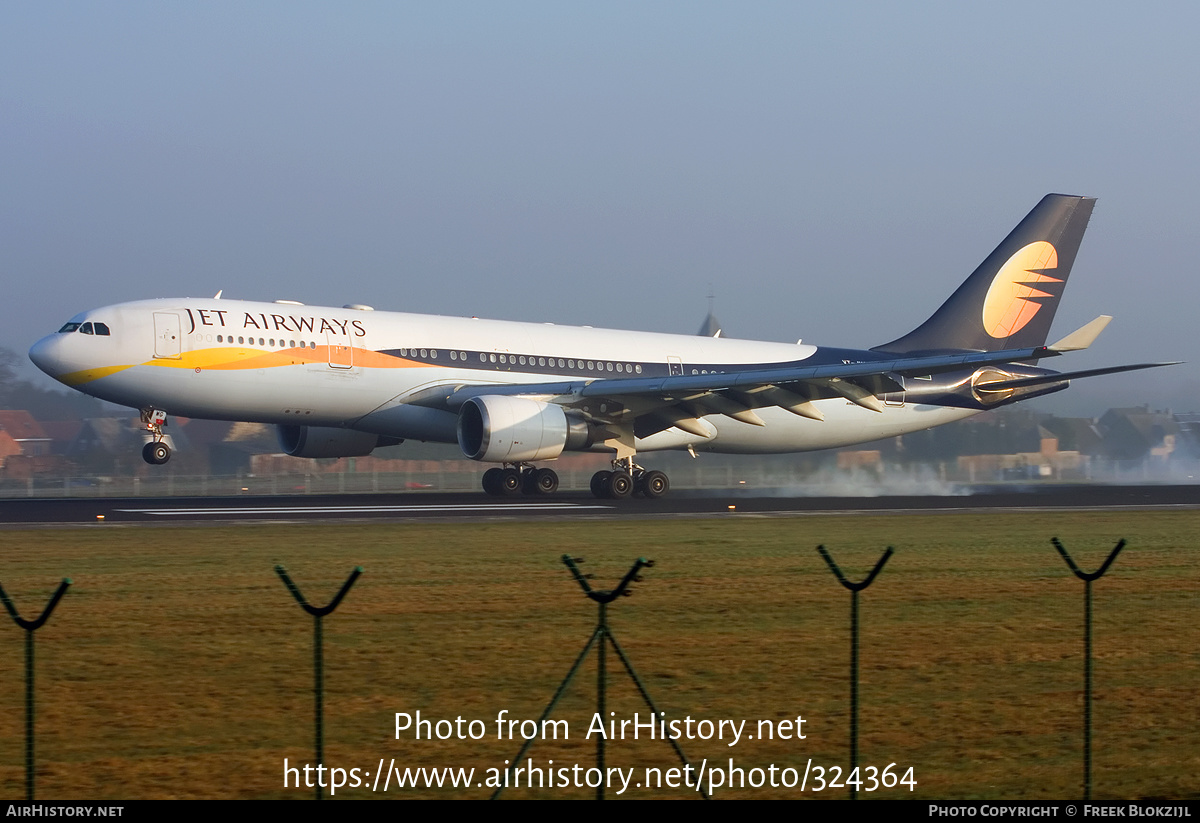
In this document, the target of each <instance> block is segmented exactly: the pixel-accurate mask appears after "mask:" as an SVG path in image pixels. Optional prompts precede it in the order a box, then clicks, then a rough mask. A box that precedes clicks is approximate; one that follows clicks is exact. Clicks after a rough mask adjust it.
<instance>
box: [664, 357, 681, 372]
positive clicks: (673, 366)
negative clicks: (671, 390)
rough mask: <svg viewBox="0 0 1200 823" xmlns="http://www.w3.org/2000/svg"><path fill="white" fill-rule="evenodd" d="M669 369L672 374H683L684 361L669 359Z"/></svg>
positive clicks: (676, 358) (674, 358)
mask: <svg viewBox="0 0 1200 823" xmlns="http://www.w3.org/2000/svg"><path fill="white" fill-rule="evenodd" d="M667 367H668V368H669V369H670V371H671V374H683V361H682V360H680V359H679V358H678V357H668V358H667Z"/></svg>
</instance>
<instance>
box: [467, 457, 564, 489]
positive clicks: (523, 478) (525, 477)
mask: <svg viewBox="0 0 1200 823" xmlns="http://www.w3.org/2000/svg"><path fill="white" fill-rule="evenodd" d="M483 490H484V491H485V492H487V493H488V494H490V495H492V496H493V497H508V496H510V495H514V494H554V493H555V492H556V491H558V473H557V472H555V471H554V469H537V468H534V467H533V466H530V465H527V464H525V463H516V464H514V465H512V466H506V467H505V468H503V469H501V468H494V469H488V470H487V471H485V472H484V473H483Z"/></svg>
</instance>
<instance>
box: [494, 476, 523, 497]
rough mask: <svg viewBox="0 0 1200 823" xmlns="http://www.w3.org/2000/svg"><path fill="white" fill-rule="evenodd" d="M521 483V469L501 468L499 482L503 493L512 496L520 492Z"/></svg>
mask: <svg viewBox="0 0 1200 823" xmlns="http://www.w3.org/2000/svg"><path fill="white" fill-rule="evenodd" d="M521 485H522V483H521V473H520V472H519V471H517V470H516V469H502V470H501V473H500V482H499V484H498V488H499V489H500V494H501V495H503V496H505V497H511V496H512V495H514V494H519V493H520V491H521Z"/></svg>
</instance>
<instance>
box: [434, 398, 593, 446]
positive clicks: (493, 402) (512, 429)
mask: <svg viewBox="0 0 1200 823" xmlns="http://www.w3.org/2000/svg"><path fill="white" fill-rule="evenodd" d="M593 439H594V438H593V432H592V430H591V427H590V426H589V425H588V423H587V421H586V420H582V419H580V418H576V417H572V416H569V415H568V414H567V413H566V411H565V410H564V409H563V408H562V406H556V405H555V404H553V403H544V402H542V401H541V400H531V399H529V398H526V397H506V396H503V395H493V394H485V395H481V396H479V397H472V398H471V399H470V400H468V401H467V402H466V403H464V404H463V406H462V409H461V410H460V411H459V413H458V445H459V447H460V448H461V449H462V450H463V454H465V455H466V456H467V457H469V458H471V459H472V460H485V461H488V462H492V463H518V462H526V461H530V460H548V459H550V458H553V457H558V456H559V455H560V454H562V453H563V451H564V450H570V451H581V450H584V449H587V448H589V447H590V446H591V445H592V442H593Z"/></svg>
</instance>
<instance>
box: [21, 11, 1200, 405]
mask: <svg viewBox="0 0 1200 823" xmlns="http://www.w3.org/2000/svg"><path fill="white" fill-rule="evenodd" d="M1198 30H1200V5H1197V4H1192V3H1183V2H1180V3H1149V4H1139V5H1137V7H1136V8H1134V7H1133V6H1131V5H1127V4H1116V3H1108V2H1091V3H1054V4H1043V3H1003V4H968V3H956V2H948V3H906V4H898V3H854V2H849V3H840V4H807V3H796V2H789V3H770V2H756V3H732V2H730V3H716V2H686V3H683V2H651V3H646V2H636V3H635V2H607V3H596V4H576V3H556V2H544V3H542V2H510V3H483V2H478V3H466V2H437V3H423V2H406V3H390V2H380V3H362V2H357V3H356V2H348V3H339V4H331V3H305V2H286V3H282V2H255V3H240V2H205V3H162V2H147V3H134V2H103V3H88V2H66V3H64V2H23V0H13V2H6V3H4V4H0V111H2V116H0V271H2V272H3V283H4V286H5V293H6V298H7V299H5V300H4V301H3V302H2V303H0V346H4V347H7V348H10V349H14V350H16V351H18V352H24V351H26V350H27V349H28V348H29V346H30V345H31V344H32V343H33V342H34V341H35V340H36V339H38V338H39V337H41V336H42V335H44V334H47V333H49V332H52V331H54V330H55V329H57V328H58V327H59V326H60V325H62V323H63V322H64V321H66V320H67V319H68V318H69V317H70V316H71V315H73V314H75V313H76V312H78V311H81V310H84V309H89V308H95V307H98V306H103V305H108V304H112V303H118V302H123V301H127V300H135V299H143V298H149V297H184V296H190V297H207V296H212V295H213V294H215V293H216V292H217V291H218V290H223V291H224V297H225V298H226V299H230V298H233V299H248V300H275V299H292V300H300V301H302V302H305V303H309V304H314V305H334V306H340V305H343V304H346V303H366V304H369V305H372V306H374V307H376V308H377V309H393V310H398V311H412V312H422V313H432V314H447V315H478V316H481V317H496V318H503V319H514V320H533V321H552V322H557V323H569V324H587V325H594V326H604V327H612V328H627V329H639V330H654V331H668V332H680V333H694V332H695V331H696V330H697V329H698V328H699V326H700V324H701V321H702V320H703V318H704V316H705V314H706V313H707V311H708V307H709V299H708V295H709V294H710V293H711V294H712V295H714V300H713V302H714V304H715V311H716V314H717V316H718V317H719V318H720V319H721V321H722V324H723V326H724V328H725V330H726V334H727V335H729V336H735V337H744V338H755V339H766V340H786V341H794V340H796V339H797V338H803V339H804V340H805V341H806V342H812V343H818V344H828V345H839V346H850V347H861V348H866V347H869V346H872V345H877V344H880V343H883V342H886V341H888V340H891V339H893V338H896V337H898V336H900V335H901V334H903V333H905V332H907V331H908V330H910V329H911V328H913V327H915V326H916V325H918V324H919V323H920V322H921V321H922V320H924V319H925V318H926V317H927V316H928V315H929V314H930V313H932V311H933V310H934V309H935V308H937V306H938V305H939V304H940V303H941V302H942V300H944V299H945V298H946V297H947V296H949V294H950V293H951V292H952V291H953V289H954V288H955V287H956V286H957V285H958V284H959V283H960V282H961V281H962V280H963V279H964V278H965V277H966V276H967V275H968V274H969V273H970V272H971V271H972V270H973V269H974V268H975V266H976V265H977V264H978V263H979V262H980V261H982V260H983V258H984V257H985V256H986V255H987V254H988V253H989V252H990V251H991V250H992V249H993V248H994V247H995V246H996V244H997V243H998V242H999V241H1000V240H1001V239H1003V237H1004V236H1005V235H1006V234H1007V233H1008V231H1009V230H1010V229H1011V228H1012V227H1013V226H1015V225H1016V223H1017V222H1018V221H1019V220H1020V219H1021V218H1022V217H1023V216H1024V215H1025V214H1026V213H1027V212H1028V211H1029V209H1030V208H1032V207H1033V205H1034V204H1035V203H1036V202H1037V201H1038V200H1039V199H1040V198H1041V197H1042V196H1043V195H1044V194H1046V193H1048V192H1063V193H1067V194H1082V195H1089V196H1095V197H1098V198H1099V202H1098V205H1097V207H1096V210H1095V212H1094V214H1093V217H1092V221H1091V224H1090V227H1089V230H1088V233H1087V236H1086V237H1085V239H1084V244H1083V248H1082V250H1081V252H1080V255H1079V258H1078V260H1077V261H1076V264H1075V269H1074V271H1073V274H1072V278H1071V285H1070V287H1069V288H1068V289H1067V291H1066V296H1065V299H1064V301H1063V303H1062V307H1061V309H1060V310H1059V313H1058V316H1057V320H1056V322H1055V326H1054V329H1053V331H1052V337H1057V336H1059V335H1065V334H1067V333H1068V332H1070V331H1072V330H1073V329H1075V328H1076V327H1078V326H1080V325H1082V324H1083V323H1085V322H1087V321H1088V320H1090V319H1091V318H1093V317H1095V316H1096V315H1099V314H1112V315H1115V317H1116V320H1115V321H1114V322H1113V324H1112V325H1111V326H1110V327H1109V329H1108V331H1106V332H1105V334H1104V335H1103V336H1102V337H1101V338H1100V340H1099V341H1098V342H1097V343H1096V345H1095V346H1094V347H1093V348H1092V350H1090V351H1088V352H1084V353H1081V354H1078V355H1074V356H1072V357H1071V358H1070V359H1069V360H1068V359H1067V358H1063V359H1062V360H1059V361H1057V362H1056V363H1055V364H1053V365H1055V367H1060V368H1070V369H1075V368H1093V367H1099V366H1105V365H1114V364H1119V363H1130V362H1145V361H1164V360H1184V361H1189V362H1188V363H1187V364H1186V365H1181V366H1174V367H1171V368H1170V369H1164V370H1160V371H1157V372H1144V373H1137V374H1130V375H1118V376H1113V377H1102V378H1095V379H1093V380H1091V381H1077V382H1076V384H1075V385H1074V386H1072V388H1071V389H1070V390H1069V391H1068V392H1065V393H1060V394H1058V395H1055V396H1054V397H1053V398H1048V399H1043V400H1039V401H1036V402H1038V403H1040V404H1042V406H1041V407H1042V408H1046V409H1048V410H1053V411H1058V412H1060V413H1074V414H1084V415H1088V414H1094V415H1099V414H1101V413H1103V411H1104V410H1105V409H1107V408H1109V407H1112V406H1127V405H1140V404H1143V403H1147V404H1149V405H1151V406H1152V407H1154V408H1165V407H1172V408H1174V409H1176V410H1185V409H1197V410H1200V371H1198V367H1197V364H1200V342H1198V340H1197V335H1196V333H1195V330H1194V328H1193V325H1194V324H1193V317H1194V315H1195V314H1196V307H1197V305H1198V304H1200V300H1198V299H1197V298H1198V297H1200V289H1198V288H1197V287H1196V285H1195V281H1196V277H1195V272H1196V267H1197V258H1198V255H1197V239H1196V238H1197V236H1198V235H1197V233H1196V231H1195V230H1194V225H1195V224H1196V222H1197V216H1198V212H1200V209H1198V208H1197V205H1196V191H1197V188H1198V185H1197V184H1198V183H1200V180H1198V177H1200V174H1198V171H1200V161H1197V157H1196V151H1197V146H1200V139H1198V138H1200V107H1197V106H1196V101H1197V100H1200V58H1198V57H1197V54H1196V50H1195V43H1194V40H1195V32H1196V31H1198ZM34 373H35V370H34V369H33V367H32V366H30V367H29V374H30V375H32V374H34ZM47 383H48V379H47Z"/></svg>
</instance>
